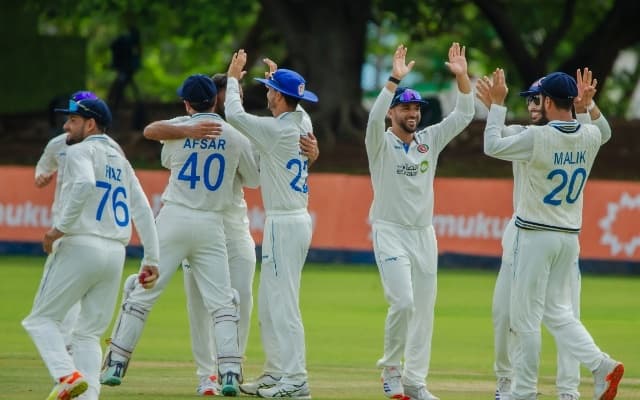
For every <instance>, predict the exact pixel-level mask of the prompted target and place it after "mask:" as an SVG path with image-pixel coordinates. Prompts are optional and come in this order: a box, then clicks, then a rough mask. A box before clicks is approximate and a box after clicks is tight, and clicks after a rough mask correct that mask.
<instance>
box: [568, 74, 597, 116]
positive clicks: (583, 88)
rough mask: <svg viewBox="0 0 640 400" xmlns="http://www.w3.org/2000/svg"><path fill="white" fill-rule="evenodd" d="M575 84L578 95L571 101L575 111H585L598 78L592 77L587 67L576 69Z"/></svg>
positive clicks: (593, 93) (594, 90)
mask: <svg viewBox="0 0 640 400" xmlns="http://www.w3.org/2000/svg"><path fill="white" fill-rule="evenodd" d="M576 84H577V85H578V97H576V98H575V99H574V101H573V105H574V107H575V108H576V112H578V113H581V112H587V106H588V105H589V104H591V101H592V100H593V96H595V94H596V92H597V90H596V86H598V80H597V79H594V78H593V72H592V71H591V70H590V69H589V68H586V67H585V68H584V69H583V70H582V71H580V68H578V69H577V70H576Z"/></svg>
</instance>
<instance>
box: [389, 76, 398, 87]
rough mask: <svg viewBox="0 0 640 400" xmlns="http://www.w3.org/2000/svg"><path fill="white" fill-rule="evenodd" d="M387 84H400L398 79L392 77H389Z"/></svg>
mask: <svg viewBox="0 0 640 400" xmlns="http://www.w3.org/2000/svg"><path fill="white" fill-rule="evenodd" d="M389 82H393V83H395V84H396V85H399V84H400V79H398V78H396V77H394V76H393V75H389Z"/></svg>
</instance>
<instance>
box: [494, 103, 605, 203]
mask: <svg viewBox="0 0 640 400" xmlns="http://www.w3.org/2000/svg"><path fill="white" fill-rule="evenodd" d="M504 111H505V115H506V109H505V110H504ZM500 115H503V114H500ZM576 120H578V122H580V123H581V124H593V125H595V126H597V127H598V129H600V133H601V134H602V143H605V142H607V141H608V140H609V139H610V138H611V127H610V126H609V122H607V120H606V119H605V118H604V115H602V114H600V117H599V118H598V119H596V120H591V117H590V116H589V114H587V113H580V114H577V115H576ZM525 129H527V126H525V125H509V126H505V127H504V128H503V129H502V137H507V136H513V135H517V134H520V133H522V132H523V131H524V130H525ZM525 166H526V162H524V161H513V162H512V167H513V185H514V188H513V210H514V211H515V210H516V207H517V204H518V200H519V198H520V193H521V192H522V186H523V182H525V176H523V174H525V173H526V168H525Z"/></svg>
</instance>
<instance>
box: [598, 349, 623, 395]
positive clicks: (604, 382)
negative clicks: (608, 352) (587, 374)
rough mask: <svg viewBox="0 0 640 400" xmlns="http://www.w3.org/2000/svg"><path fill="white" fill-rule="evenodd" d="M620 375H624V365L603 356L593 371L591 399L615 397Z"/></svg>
mask: <svg viewBox="0 0 640 400" xmlns="http://www.w3.org/2000/svg"><path fill="white" fill-rule="evenodd" d="M622 375H624V365H622V363H619V362H617V361H616V360H613V359H611V358H609V357H605V359H604V360H602V362H601V363H600V365H599V366H598V368H596V370H595V371H593V400H613V399H615V398H616V394H617V393H618V384H619V383H620V380H621V379H622Z"/></svg>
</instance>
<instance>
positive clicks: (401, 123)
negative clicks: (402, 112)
mask: <svg viewBox="0 0 640 400" xmlns="http://www.w3.org/2000/svg"><path fill="white" fill-rule="evenodd" d="M415 121H416V122H415V124H411V125H410V124H409V123H408V122H407V120H406V119H405V120H401V121H399V122H398V125H399V126H400V128H401V129H402V130H403V131H405V132H407V133H415V132H416V130H417V129H418V125H419V124H420V118H416V120H415Z"/></svg>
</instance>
